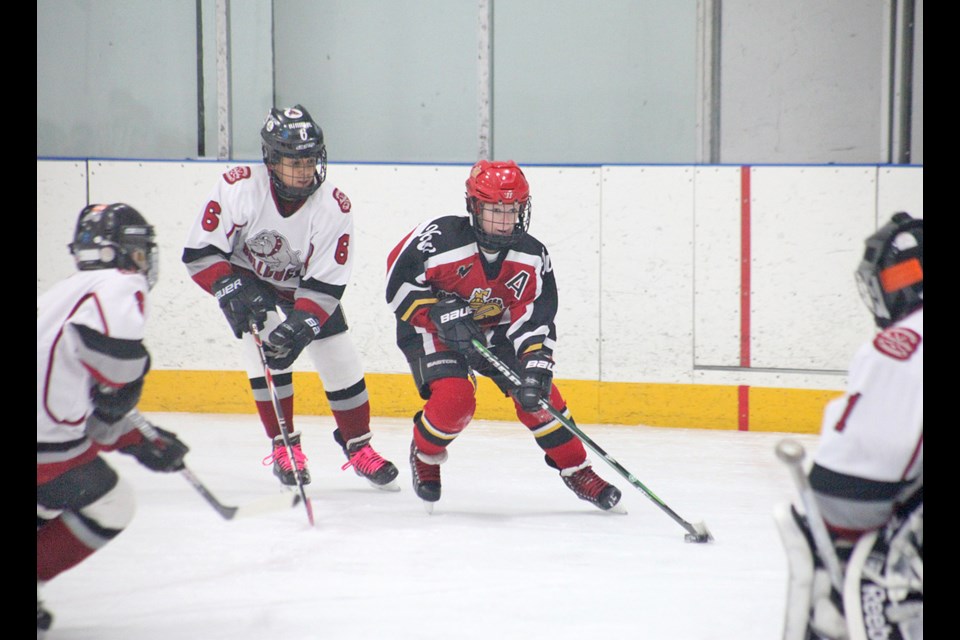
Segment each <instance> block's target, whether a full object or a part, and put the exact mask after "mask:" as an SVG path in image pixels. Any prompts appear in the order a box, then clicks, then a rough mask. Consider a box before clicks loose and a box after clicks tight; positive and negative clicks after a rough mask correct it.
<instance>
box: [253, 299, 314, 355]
mask: <svg viewBox="0 0 960 640" xmlns="http://www.w3.org/2000/svg"><path fill="white" fill-rule="evenodd" d="M319 335H320V321H319V320H318V319H317V316H315V315H313V314H312V313H307V312H306V311H301V310H300V309H294V310H293V311H291V312H290V313H289V314H288V315H287V319H286V320H284V321H283V322H282V323H280V326H279V327H277V328H276V329H274V330H273V331H272V332H271V333H270V336H269V337H268V338H267V342H265V343H264V345H263V352H264V355H265V356H266V357H267V365H268V366H269V367H270V368H271V369H273V370H279V369H286V368H287V367H289V366H290V365H292V364H293V363H294V361H295V360H296V359H297V357H298V356H299V355H300V352H301V351H303V350H304V348H305V347H306V346H307V345H308V344H310V343H311V342H313V341H314V340H316V339H317V337H318V336H319Z"/></svg>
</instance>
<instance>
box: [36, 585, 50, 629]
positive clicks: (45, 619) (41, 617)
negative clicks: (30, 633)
mask: <svg viewBox="0 0 960 640" xmlns="http://www.w3.org/2000/svg"><path fill="white" fill-rule="evenodd" d="M39 584H40V583H39V582H38V583H37V640H42V638H45V637H46V635H47V631H49V630H50V626H51V625H52V624H53V614H52V613H50V612H49V611H47V609H46V607H44V606H43V602H42V601H41V600H40V586H39Z"/></svg>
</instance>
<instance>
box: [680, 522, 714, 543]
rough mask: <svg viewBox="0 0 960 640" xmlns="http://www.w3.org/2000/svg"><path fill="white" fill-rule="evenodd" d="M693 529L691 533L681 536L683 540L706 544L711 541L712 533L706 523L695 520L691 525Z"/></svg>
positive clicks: (712, 538)
mask: <svg viewBox="0 0 960 640" xmlns="http://www.w3.org/2000/svg"><path fill="white" fill-rule="evenodd" d="M691 526H692V527H693V529H694V532H693V533H688V534H686V535H685V536H683V540H684V542H694V543H698V544H706V543H708V542H713V540H714V537H713V534H712V533H710V530H709V529H707V525H706V524H704V523H703V522H696V523H694V524H693V525H691Z"/></svg>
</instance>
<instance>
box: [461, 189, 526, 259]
mask: <svg viewBox="0 0 960 640" xmlns="http://www.w3.org/2000/svg"><path fill="white" fill-rule="evenodd" d="M531 200H532V198H531V197H530V196H527V199H526V200H525V201H523V202H522V203H521V202H514V203H512V208H513V211H514V213H515V214H516V222H514V224H513V229H512V230H511V231H510V233H508V234H500V233H490V232H488V231H486V230H485V229H484V228H483V217H484V212H485V209H484V206H483V205H484V204H496V205H498V206H501V207H504V208H507V207H511V205H510V204H504V203H503V202H502V201H500V202H496V203H488V202H486V201H484V200H480V199H479V198H476V197H473V198H470V197H468V198H467V211H468V212H469V213H470V215H471V217H472V221H473V232H474V234H475V235H476V236H477V244H479V245H480V246H481V247H483V248H485V249H493V250H496V251H499V250H500V249H506V248H508V247H512V246H513V245H515V244H516V243H517V242H519V241H520V239H521V238H523V237H524V236H525V235H527V230H528V229H530V212H531V209H532V202H531Z"/></svg>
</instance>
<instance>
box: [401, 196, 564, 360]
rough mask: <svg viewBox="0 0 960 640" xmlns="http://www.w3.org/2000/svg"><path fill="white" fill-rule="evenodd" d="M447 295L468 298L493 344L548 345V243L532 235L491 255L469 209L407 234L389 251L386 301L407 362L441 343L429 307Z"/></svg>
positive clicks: (552, 311)
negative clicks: (481, 245) (483, 247)
mask: <svg viewBox="0 0 960 640" xmlns="http://www.w3.org/2000/svg"><path fill="white" fill-rule="evenodd" d="M448 296H457V297H458V298H460V299H461V300H464V301H466V302H469V304H470V306H471V307H472V308H473V310H474V315H473V317H474V319H475V320H476V321H477V322H478V323H479V324H480V326H481V327H482V328H483V329H484V330H485V332H486V337H487V342H488V343H489V344H490V345H491V346H496V345H499V344H504V343H505V342H509V343H511V344H512V346H513V349H514V352H515V353H516V354H518V355H521V354H523V353H525V352H527V351H531V350H535V349H539V348H543V349H546V350H547V351H548V352H552V351H553V348H554V346H555V342H556V327H555V326H554V318H555V316H556V314H557V285H556V280H555V279H554V274H553V267H552V265H551V263H550V256H549V254H548V253H547V248H546V247H545V246H544V245H543V243H541V242H540V241H539V240H537V239H536V238H534V237H533V236H531V235H529V234H527V235H526V236H524V237H523V238H522V239H521V240H520V241H518V242H517V243H516V244H515V245H514V246H512V247H510V248H509V249H502V250H501V251H500V252H499V253H498V254H497V255H496V257H495V258H493V259H490V256H487V255H485V254H484V253H483V252H481V250H480V248H479V247H478V246H477V242H476V236H475V235H474V231H473V226H472V225H471V222H470V218H469V217H467V216H460V215H449V216H443V217H439V218H434V219H432V220H427V221H426V222H423V223H421V224H419V225H418V226H417V227H416V228H415V229H413V231H411V232H410V233H408V234H407V235H406V236H405V237H404V238H403V239H402V240H401V241H400V242H399V243H398V244H397V246H396V247H394V249H393V250H392V251H391V252H390V255H389V256H388V258H387V304H389V305H390V309H391V310H392V311H393V313H394V314H395V315H396V317H397V345H398V346H399V347H400V349H401V350H402V351H403V352H404V355H405V356H406V358H407V360H408V361H410V360H413V359H415V358H418V357H421V356H423V355H427V354H431V353H435V352H437V351H442V350H444V348H445V347H443V345H442V344H441V343H440V341H439V340H438V339H437V338H436V327H435V326H434V324H433V322H432V321H431V320H430V319H429V317H428V315H427V310H428V309H429V308H430V306H431V305H432V304H433V303H435V302H436V301H437V300H439V299H441V298H445V297H448Z"/></svg>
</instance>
